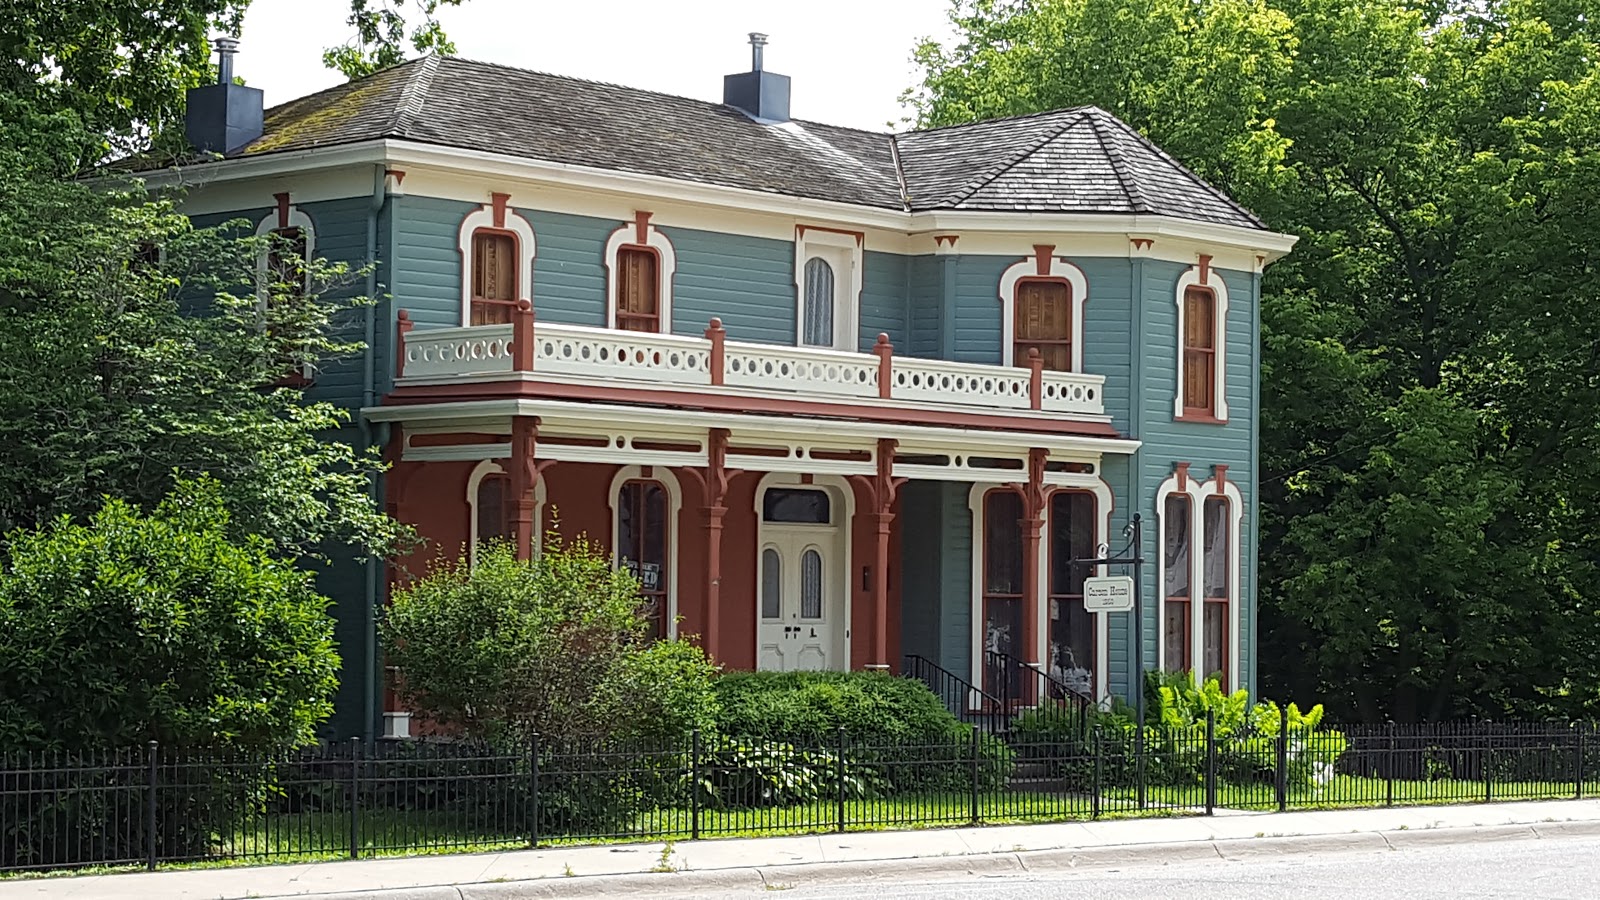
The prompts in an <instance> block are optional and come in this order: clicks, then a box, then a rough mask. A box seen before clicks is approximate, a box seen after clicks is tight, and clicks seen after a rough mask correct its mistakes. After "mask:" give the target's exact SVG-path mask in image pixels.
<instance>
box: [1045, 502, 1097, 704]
mask: <svg viewBox="0 0 1600 900" xmlns="http://www.w3.org/2000/svg"><path fill="white" fill-rule="evenodd" d="M1073 495H1076V496H1080V497H1084V498H1086V499H1087V500H1088V501H1089V521H1090V522H1092V523H1093V532H1094V533H1093V535H1092V536H1091V537H1090V541H1089V552H1090V555H1091V557H1092V556H1096V555H1099V554H1097V553H1096V548H1098V547H1099V546H1100V545H1101V544H1102V543H1104V540H1103V537H1104V535H1103V531H1102V529H1103V520H1104V516H1102V514H1101V511H1100V510H1101V503H1100V498H1099V497H1098V496H1097V495H1096V494H1095V492H1094V491H1091V490H1089V489H1087V488H1081V487H1069V488H1058V489H1056V490H1053V491H1051V492H1050V494H1049V496H1048V497H1046V498H1045V528H1044V530H1045V536H1046V540H1045V544H1046V546H1045V548H1044V553H1043V555H1044V556H1045V557H1046V560H1047V561H1046V565H1045V578H1044V590H1043V591H1042V592H1041V596H1042V597H1043V598H1044V603H1045V610H1044V622H1045V636H1044V642H1045V653H1046V657H1047V659H1046V663H1045V666H1046V671H1048V672H1049V673H1050V674H1051V676H1052V677H1058V676H1056V675H1055V671H1056V670H1055V659H1054V654H1053V652H1052V651H1053V650H1054V648H1055V642H1054V635H1053V634H1051V633H1050V626H1051V623H1052V622H1053V621H1055V620H1056V619H1058V618H1061V617H1053V616H1051V615H1050V608H1051V607H1053V606H1054V607H1059V604H1061V603H1070V602H1074V601H1076V602H1077V603H1078V605H1079V606H1080V607H1081V606H1082V605H1083V592H1082V590H1081V589H1080V590H1079V591H1078V593H1076V594H1074V593H1071V592H1069V591H1057V590H1056V587H1057V585H1056V579H1055V575H1056V557H1057V550H1058V547H1057V542H1056V539H1055V537H1056V534H1057V529H1056V499H1057V498H1058V497H1063V496H1073ZM1068 551H1069V552H1070V548H1068ZM1104 571H1105V566H1095V567H1094V571H1092V572H1091V571H1088V570H1085V571H1084V573H1083V577H1084V578H1085V579H1088V578H1092V577H1094V576H1095V575H1098V574H1101V573H1103V572H1104ZM1067 577H1068V580H1069V581H1070V580H1071V578H1072V573H1071V572H1069V573H1068V575H1067ZM1084 615H1085V616H1086V617H1087V621H1089V622H1090V623H1091V624H1090V625H1089V665H1090V667H1091V668H1090V670H1089V674H1090V682H1089V691H1090V694H1091V695H1092V698H1098V697H1100V696H1101V694H1102V691H1101V687H1100V685H1101V683H1102V679H1103V678H1104V676H1105V673H1104V672H1103V668H1104V667H1103V665H1102V664H1101V662H1100V659H1101V655H1102V651H1103V649H1104V647H1103V645H1104V639H1103V638H1102V637H1101V634H1100V630H1101V629H1100V625H1101V620H1102V619H1104V618H1105V617H1104V616H1103V615H1101V614H1099V613H1093V612H1088V611H1087V610H1085V611H1084ZM1058 680H1063V681H1064V679H1059V678H1058Z"/></svg>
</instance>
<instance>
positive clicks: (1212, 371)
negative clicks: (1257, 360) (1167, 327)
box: [1183, 286, 1217, 417]
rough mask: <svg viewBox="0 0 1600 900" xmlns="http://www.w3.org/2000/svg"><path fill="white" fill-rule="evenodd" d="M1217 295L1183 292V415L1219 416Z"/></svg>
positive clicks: (1202, 291) (1191, 290)
mask: <svg viewBox="0 0 1600 900" xmlns="http://www.w3.org/2000/svg"><path fill="white" fill-rule="evenodd" d="M1216 388H1217V297H1216V294H1214V293H1212V292H1211V290H1210V289H1209V288H1203V287H1198V286H1196V287H1191V288H1188V289H1187V290H1185V291H1184V292H1183V411H1184V415H1199V416H1212V417H1214V416H1215V415H1216V396H1217V395H1216Z"/></svg>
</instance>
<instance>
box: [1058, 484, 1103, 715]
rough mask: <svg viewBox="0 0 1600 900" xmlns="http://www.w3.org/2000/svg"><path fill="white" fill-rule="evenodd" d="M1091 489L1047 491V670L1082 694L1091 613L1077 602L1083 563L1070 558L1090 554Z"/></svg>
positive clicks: (1090, 647)
mask: <svg viewBox="0 0 1600 900" xmlns="http://www.w3.org/2000/svg"><path fill="white" fill-rule="evenodd" d="M1094 505H1095V504H1094V495H1093V494H1088V493H1084V492H1082V491H1057V492H1056V493H1055V494H1053V495H1051V497H1050V675H1051V677H1053V678H1054V679H1055V680H1056V681H1059V682H1061V683H1062V684H1065V685H1066V686H1067V688H1069V689H1070V690H1072V691H1073V692H1074V693H1077V694H1079V695H1081V696H1084V697H1090V698H1092V697H1094V695H1095V680H1094V664H1095V624H1096V623H1095V617H1094V614H1093V613H1091V612H1089V611H1087V610H1085V609H1084V608H1083V581H1084V579H1085V578H1087V577H1088V576H1089V574H1090V573H1089V567H1087V566H1079V565H1073V561H1074V560H1079V559H1092V558H1093V557H1094V556H1095V552H1094V548H1095V533H1096V532H1095V524H1094V520H1095V508H1094Z"/></svg>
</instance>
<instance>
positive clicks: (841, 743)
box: [834, 725, 845, 834]
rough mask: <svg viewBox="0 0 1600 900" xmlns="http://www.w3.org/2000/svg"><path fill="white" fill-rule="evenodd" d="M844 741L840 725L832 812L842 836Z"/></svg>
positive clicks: (842, 729) (842, 727) (842, 728)
mask: <svg viewBox="0 0 1600 900" xmlns="http://www.w3.org/2000/svg"><path fill="white" fill-rule="evenodd" d="M844 741H845V733H844V726H843V725H840V726H839V745H838V749H839V759H838V762H837V763H836V766H837V768H838V770H839V779H838V780H839V794H838V796H837V797H836V798H834V799H835V801H836V807H837V808H836V809H835V810H834V811H835V812H836V813H837V814H838V822H837V823H836V826H837V828H838V831H839V833H840V834H844V779H845V766H844V754H845V744H844Z"/></svg>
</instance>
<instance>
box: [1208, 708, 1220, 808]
mask: <svg viewBox="0 0 1600 900" xmlns="http://www.w3.org/2000/svg"><path fill="white" fill-rule="evenodd" d="M1216 809H1217V711H1216V710H1214V709H1208V710H1206V815H1208V816H1209V815H1214V814H1215V813H1216Z"/></svg>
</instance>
